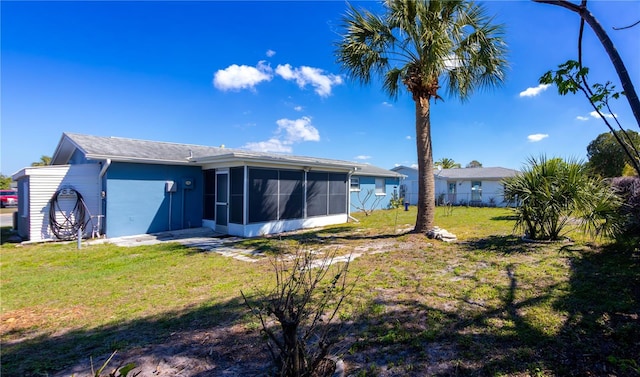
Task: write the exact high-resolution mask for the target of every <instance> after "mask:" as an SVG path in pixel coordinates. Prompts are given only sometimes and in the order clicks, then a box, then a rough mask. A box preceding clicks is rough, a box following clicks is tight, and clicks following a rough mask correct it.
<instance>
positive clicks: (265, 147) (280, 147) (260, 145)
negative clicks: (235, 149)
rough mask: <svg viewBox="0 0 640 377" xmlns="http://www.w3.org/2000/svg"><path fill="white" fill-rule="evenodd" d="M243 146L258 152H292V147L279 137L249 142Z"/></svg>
mask: <svg viewBox="0 0 640 377" xmlns="http://www.w3.org/2000/svg"><path fill="white" fill-rule="evenodd" d="M242 148H244V149H248V150H251V151H256V152H272V153H291V152H292V150H293V149H292V148H291V146H290V145H286V144H285V143H283V142H282V141H281V140H279V139H275V138H274V139H269V140H267V141H260V142H257V143H247V144H245V145H244V146H243V147H242Z"/></svg>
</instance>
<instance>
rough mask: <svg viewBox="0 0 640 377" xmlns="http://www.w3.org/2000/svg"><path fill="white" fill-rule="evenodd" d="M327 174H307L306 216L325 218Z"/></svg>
mask: <svg viewBox="0 0 640 377" xmlns="http://www.w3.org/2000/svg"><path fill="white" fill-rule="evenodd" d="M328 178H329V177H328V174H327V173H318V172H310V173H307V216H308V217H312V216H325V215H326V214H327V209H328V208H327V203H328V196H327V193H328V189H329V187H328Z"/></svg>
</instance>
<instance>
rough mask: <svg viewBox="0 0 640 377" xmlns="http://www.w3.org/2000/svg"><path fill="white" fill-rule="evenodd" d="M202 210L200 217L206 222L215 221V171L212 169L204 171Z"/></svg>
mask: <svg viewBox="0 0 640 377" xmlns="http://www.w3.org/2000/svg"><path fill="white" fill-rule="evenodd" d="M202 174H203V176H204V208H203V209H202V217H203V218H204V219H207V220H215V218H216V215H215V208H216V207H215V204H216V191H215V190H216V171H215V170H214V169H208V170H204V171H203V172H202Z"/></svg>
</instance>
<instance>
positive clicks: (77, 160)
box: [69, 149, 99, 165]
mask: <svg viewBox="0 0 640 377" xmlns="http://www.w3.org/2000/svg"><path fill="white" fill-rule="evenodd" d="M98 162H99V161H97V160H87V159H86V157H85V155H84V153H83V152H82V151H81V150H79V149H76V150H75V151H74V152H73V154H72V155H71V158H69V165H76V164H97V163H98Z"/></svg>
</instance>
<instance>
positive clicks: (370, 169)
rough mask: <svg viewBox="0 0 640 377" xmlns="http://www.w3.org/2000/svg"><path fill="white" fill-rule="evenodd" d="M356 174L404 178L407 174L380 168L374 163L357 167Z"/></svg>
mask: <svg viewBox="0 0 640 377" xmlns="http://www.w3.org/2000/svg"><path fill="white" fill-rule="evenodd" d="M353 174H354V175H360V176H369V177H390V178H402V177H405V175H403V174H400V173H398V172H395V171H391V170H387V169H383V168H379V167H377V166H373V165H367V164H361V165H359V166H358V168H357V169H356V172H355V173H353Z"/></svg>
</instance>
